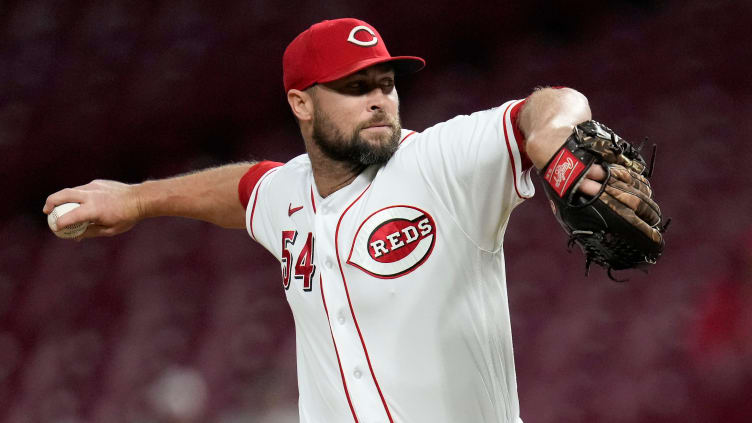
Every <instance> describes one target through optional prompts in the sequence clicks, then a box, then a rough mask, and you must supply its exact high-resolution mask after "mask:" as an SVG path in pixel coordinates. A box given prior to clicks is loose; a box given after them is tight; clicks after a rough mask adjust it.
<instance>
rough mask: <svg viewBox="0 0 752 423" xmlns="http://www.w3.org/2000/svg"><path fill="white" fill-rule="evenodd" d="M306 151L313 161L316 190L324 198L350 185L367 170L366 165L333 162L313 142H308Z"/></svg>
mask: <svg viewBox="0 0 752 423" xmlns="http://www.w3.org/2000/svg"><path fill="white" fill-rule="evenodd" d="M306 150H307V152H308V158H309V159H310V160H311V168H312V169H313V180H314V181H315V183H316V190H317V191H318V192H319V195H320V196H321V197H322V198H326V197H328V196H329V195H331V194H333V193H334V192H337V191H338V190H339V189H341V188H344V187H346V186H348V185H350V183H352V181H353V180H355V178H357V177H358V175H360V172H362V171H363V169H365V168H366V166H364V165H353V164H352V163H349V162H342V161H337V160H333V159H331V158H330V157H328V156H327V155H325V154H324V153H323V152H322V151H321V150H320V149H318V148H317V147H316V146H315V145H314V143H312V142H310V143H309V142H306Z"/></svg>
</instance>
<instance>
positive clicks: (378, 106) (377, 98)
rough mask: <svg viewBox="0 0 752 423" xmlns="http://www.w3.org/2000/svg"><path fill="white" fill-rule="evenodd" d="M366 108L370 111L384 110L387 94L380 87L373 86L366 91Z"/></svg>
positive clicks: (387, 99) (387, 98)
mask: <svg viewBox="0 0 752 423" xmlns="http://www.w3.org/2000/svg"><path fill="white" fill-rule="evenodd" d="M367 97H368V109H369V110H370V111H372V112H376V111H379V110H384V107H385V104H386V102H388V101H389V95H388V94H387V93H385V92H384V90H382V89H380V88H374V89H372V90H371V91H370V92H369V93H368V96H367Z"/></svg>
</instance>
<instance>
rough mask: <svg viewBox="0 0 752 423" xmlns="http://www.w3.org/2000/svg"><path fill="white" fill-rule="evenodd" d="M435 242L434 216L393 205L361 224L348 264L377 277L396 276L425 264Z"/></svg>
mask: <svg viewBox="0 0 752 423" xmlns="http://www.w3.org/2000/svg"><path fill="white" fill-rule="evenodd" d="M435 243H436V222H435V221H434V220H433V218H432V217H431V215H429V214H428V213H426V212H425V211H423V210H421V209H419V208H417V207H412V206H390V207H386V208H383V209H381V210H379V211H377V212H375V213H373V214H372V215H370V216H368V218H366V220H365V221H364V222H363V223H362V224H361V225H360V227H359V228H358V231H357V232H356V233H355V239H354V240H353V245H352V247H351V248H350V255H349V256H348V257H347V264H351V265H353V266H355V267H357V268H359V269H361V270H363V271H364V272H366V273H368V274H369V275H371V276H375V277H377V278H397V277H400V276H403V275H406V274H408V273H410V272H412V271H413V270H415V269H417V268H418V266H420V265H421V264H423V262H425V261H426V259H428V256H430V255H431V252H432V251H433V246H434V244H435Z"/></svg>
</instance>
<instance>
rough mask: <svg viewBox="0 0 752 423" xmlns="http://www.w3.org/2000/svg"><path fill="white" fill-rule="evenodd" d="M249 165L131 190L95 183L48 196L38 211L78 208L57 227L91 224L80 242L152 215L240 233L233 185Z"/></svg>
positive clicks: (241, 224) (240, 220)
mask: <svg viewBox="0 0 752 423" xmlns="http://www.w3.org/2000/svg"><path fill="white" fill-rule="evenodd" d="M253 164H254V163H250V162H246V163H236V164H229V165H225V166H220V167H215V168H210V169H205V170H201V171H198V172H193V173H188V174H185V175H180V176H176V177H172V178H167V179H159V180H149V181H145V182H142V183H140V184H133V185H128V184H123V183H120V182H115V181H106V180H95V181H92V182H90V183H88V184H86V185H82V186H78V187H75V188H66V189H63V190H60V191H58V192H56V193H54V194H52V195H50V196H49V197H47V201H46V203H45V205H44V209H43V212H44V213H45V214H49V213H50V212H52V209H53V208H54V207H55V206H57V205H59V204H62V203H80V204H81V207H78V208H76V209H75V210H73V211H71V212H69V213H66V214H65V215H63V216H61V217H60V218H59V219H58V227H64V226H68V225H71V224H75V223H78V222H91V223H92V224H90V225H89V227H88V229H87V230H86V232H85V233H84V234H83V235H82V236H81V238H92V237H97V236H113V235H117V234H120V233H123V232H125V231H127V230H129V229H131V228H132V227H133V226H134V225H135V224H136V223H138V222H139V221H141V220H143V219H145V218H149V217H158V216H179V217H187V218H191V219H197V220H202V221H205V222H209V223H213V224H215V225H218V226H222V227H224V228H237V229H242V228H245V208H244V207H243V205H242V204H241V202H240V200H239V197H238V183H239V182H240V179H241V178H242V177H243V175H245V173H246V172H247V171H248V169H249V168H250V167H251V166H253Z"/></svg>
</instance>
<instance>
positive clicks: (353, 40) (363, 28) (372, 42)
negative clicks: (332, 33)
mask: <svg viewBox="0 0 752 423" xmlns="http://www.w3.org/2000/svg"><path fill="white" fill-rule="evenodd" d="M360 31H365V32H367V33H369V34H371V39H370V40H368V41H360V40H359V39H357V38H355V34H357V33H358V32H360ZM347 41H349V42H351V43H353V44H356V45H359V46H361V47H370V46H375V45H376V43H378V42H379V39H378V37H376V34H374V32H373V30H372V29H371V28H369V27H367V26H365V25H358V26H356V27H355V28H353V29H352V31H350V35H349V36H348V37H347Z"/></svg>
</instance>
